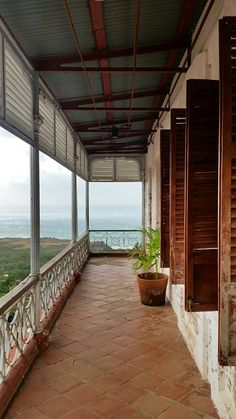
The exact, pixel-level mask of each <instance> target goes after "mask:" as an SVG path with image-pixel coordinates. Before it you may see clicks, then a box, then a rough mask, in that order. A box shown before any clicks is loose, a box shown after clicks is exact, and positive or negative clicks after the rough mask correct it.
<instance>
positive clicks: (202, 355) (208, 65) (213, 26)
mask: <svg viewBox="0 0 236 419" xmlns="http://www.w3.org/2000/svg"><path fill="white" fill-rule="evenodd" d="M234 15H236V0H216V1H215V4H214V6H213V9H212V12H211V14H210V15H209V17H208V19H207V22H206V24H205V26H204V29H203V31H202V33H201V35H200V36H199V38H198V42H197V43H196V45H195V47H194V50H193V54H192V65H191V67H190V68H189V70H188V72H187V74H186V75H182V76H181V78H180V81H179V83H178V85H177V88H176V90H175V93H174V95H173V96H172V98H171V107H172V108H178V107H180V108H184V107H185V106H186V80H187V79H191V78H202V79H215V80H217V79H219V48H218V20H219V19H220V18H221V17H223V16H234ZM196 30H197V29H196ZM160 122H161V123H160V128H165V129H168V128H170V113H168V114H165V115H164V116H163V119H162V120H161V121H160ZM159 140H160V133H159V131H158V132H157V133H156V135H155V138H154V144H151V145H150V146H149V150H148V154H147V156H146V168H147V172H146V173H148V174H149V179H150V174H151V177H152V182H151V183H152V226H153V227H156V226H158V225H159V222H160V176H159V173H160V141H159ZM149 179H148V178H147V189H148V184H149ZM168 297H169V299H170V301H171V304H172V307H173V309H174V311H175V313H176V315H177V318H178V326H179V329H180V331H181V333H182V334H183V336H184V339H185V341H186V343H187V345H188V348H189V350H190V352H191V354H192V356H193V358H194V360H195V362H196V364H197V366H198V368H199V370H200V372H201V374H202V376H203V377H204V378H205V379H207V380H208V381H209V383H210V385H211V394H212V399H213V402H214V404H215V406H216V408H217V409H218V412H219V414H220V417H222V418H225V419H235V418H236V368H235V367H220V366H219V364H218V360H217V351H218V313H217V312H205V313H203V312H201V313H187V312H185V310H184V286H183V285H172V286H171V287H169V288H168Z"/></svg>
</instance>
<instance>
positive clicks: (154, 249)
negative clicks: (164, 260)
mask: <svg viewBox="0 0 236 419" xmlns="http://www.w3.org/2000/svg"><path fill="white" fill-rule="evenodd" d="M139 231H140V232H141V233H142V234H143V236H144V246H142V245H141V244H138V243H136V245H135V246H134V248H133V250H132V251H131V252H130V253H129V258H130V259H134V261H133V263H132V268H133V270H134V271H135V272H136V271H138V270H141V269H142V270H143V271H144V272H147V271H148V270H149V269H151V268H152V267H153V266H155V271H156V272H157V271H158V267H159V259H160V252H161V245H160V230H159V229H156V230H155V229H153V228H143V229H140V230H139Z"/></svg>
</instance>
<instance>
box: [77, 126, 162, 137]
mask: <svg viewBox="0 0 236 419" xmlns="http://www.w3.org/2000/svg"><path fill="white" fill-rule="evenodd" d="M118 131H119V133H122V134H123V133H127V132H130V133H131V134H137V135H143V134H150V133H151V132H156V129H153V130H148V131H144V130H142V129H136V130H135V129H133V130H128V128H127V127H120V128H118ZM79 132H80V133H81V132H86V133H91V132H101V130H100V129H90V130H88V129H80V130H79ZM102 132H110V133H111V132H112V128H103V129H102Z"/></svg>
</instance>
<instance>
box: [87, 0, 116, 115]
mask: <svg viewBox="0 0 236 419" xmlns="http://www.w3.org/2000/svg"><path fill="white" fill-rule="evenodd" d="M88 5H89V11H90V17H91V23H92V28H93V33H94V37H95V41H96V44H97V50H98V51H104V50H106V49H107V42H106V34H105V29H104V22H103V9H102V7H103V5H102V3H100V2H95V1H93V0H89V2H88ZM98 62H99V67H100V69H103V68H107V67H109V61H108V59H107V58H100V59H99V60H98ZM101 79H102V87H103V94H104V95H105V96H111V94H112V90H111V83H110V74H109V73H102V75H101ZM106 106H107V108H112V102H111V100H108V101H107V104H106ZM107 119H108V121H111V120H112V110H111V109H109V110H107Z"/></svg>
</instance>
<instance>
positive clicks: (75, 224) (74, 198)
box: [72, 173, 78, 243]
mask: <svg viewBox="0 0 236 419" xmlns="http://www.w3.org/2000/svg"><path fill="white" fill-rule="evenodd" d="M77 210H78V205H77V176H76V173H72V241H73V242H74V243H75V242H76V240H77V238H78V214H77Z"/></svg>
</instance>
